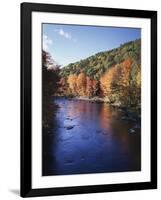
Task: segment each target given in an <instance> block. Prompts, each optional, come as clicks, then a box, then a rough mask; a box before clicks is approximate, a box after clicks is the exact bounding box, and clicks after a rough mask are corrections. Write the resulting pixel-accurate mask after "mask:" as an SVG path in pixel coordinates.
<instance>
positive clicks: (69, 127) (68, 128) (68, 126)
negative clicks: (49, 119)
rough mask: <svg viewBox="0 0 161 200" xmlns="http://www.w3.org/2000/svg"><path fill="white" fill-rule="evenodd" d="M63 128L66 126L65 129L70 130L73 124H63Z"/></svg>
mask: <svg viewBox="0 0 161 200" xmlns="http://www.w3.org/2000/svg"><path fill="white" fill-rule="evenodd" d="M64 128H66V129H67V130H70V129H72V128H74V126H73V125H67V126H64Z"/></svg>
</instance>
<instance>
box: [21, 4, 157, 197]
mask: <svg viewBox="0 0 161 200" xmlns="http://www.w3.org/2000/svg"><path fill="white" fill-rule="evenodd" d="M34 11H37V12H56V13H75V14H87V15H100V16H103V15H104V16H121V17H135V18H148V19H150V20H151V88H149V89H150V90H151V164H150V165H151V181H150V182H139V183H121V184H108V185H92V186H74V187H59V188H41V189H39V188H38V189H32V178H31V175H32V167H31V165H32V160H31V153H32V146H31V142H32V137H31V136H32V132H31V127H32V123H31V119H32V101H31V94H32V80H31V72H32V70H31V69H32V65H31V60H32V57H31V42H32V30H31V20H32V12H34ZM156 188H157V12H156V11H145V10H130V9H115V8H98V7H83V6H72V5H70V6H69V5H68V6H67V5H51V4H37V3H22V4H21V196H22V197H34V196H47V195H65V194H78V193H79V194H82V193H98V192H113V191H129V190H143V189H156Z"/></svg>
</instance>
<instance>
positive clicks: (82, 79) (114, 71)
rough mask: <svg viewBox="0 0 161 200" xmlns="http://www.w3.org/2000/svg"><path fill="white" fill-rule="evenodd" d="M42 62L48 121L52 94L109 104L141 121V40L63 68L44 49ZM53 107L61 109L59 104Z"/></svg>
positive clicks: (126, 117) (45, 122)
mask: <svg viewBox="0 0 161 200" xmlns="http://www.w3.org/2000/svg"><path fill="white" fill-rule="evenodd" d="M42 61H43V73H42V75H43V77H42V78H43V102H48V103H47V104H48V105H45V104H44V106H43V122H44V124H47V123H49V122H48V119H49V116H47V115H48V112H49V110H51V104H52V103H53V102H52V103H51V97H52V96H55V97H56V96H57V97H65V98H67V99H75V100H84V101H90V102H92V103H94V102H96V103H106V104H107V105H110V106H113V107H116V108H118V109H121V110H123V111H124V112H125V119H128V118H129V119H132V120H137V121H140V118H141V39H137V40H135V41H130V42H127V43H125V44H121V45H120V46H119V47H118V48H115V49H112V50H110V51H104V52H99V53H97V54H95V55H92V56H90V57H88V58H86V59H83V60H80V61H78V62H76V63H71V64H69V65H67V66H64V67H63V68H60V66H58V65H57V64H56V62H55V60H54V59H53V58H52V57H51V55H50V54H49V53H48V52H46V51H43V52H42ZM49 104H50V105H49ZM52 106H53V107H54V108H56V109H59V108H57V105H56V104H55V103H53V105H52ZM51 121H52V119H51Z"/></svg>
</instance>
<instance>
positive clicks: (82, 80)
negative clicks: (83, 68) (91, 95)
mask: <svg viewBox="0 0 161 200" xmlns="http://www.w3.org/2000/svg"><path fill="white" fill-rule="evenodd" d="M77 92H78V94H79V96H86V75H85V73H83V72H81V73H80V74H79V75H78V78H77Z"/></svg>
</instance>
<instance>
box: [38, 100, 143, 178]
mask: <svg viewBox="0 0 161 200" xmlns="http://www.w3.org/2000/svg"><path fill="white" fill-rule="evenodd" d="M53 102H54V103H55V104H57V105H58V109H56V110H55V111H53V119H52V120H53V127H52V128H51V129H50V131H48V132H44V133H43V157H42V158H43V163H42V164H43V172H42V173H43V174H42V175H43V176H48V175H67V174H83V173H103V172H126V171H139V170H141V129H140V126H139V124H138V122H136V121H134V120H131V119H128V118H127V116H126V113H125V112H123V111H122V110H121V109H119V108H114V107H112V106H108V105H106V104H105V103H96V102H90V101H86V100H74V99H66V98H55V99H54V100H53Z"/></svg>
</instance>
